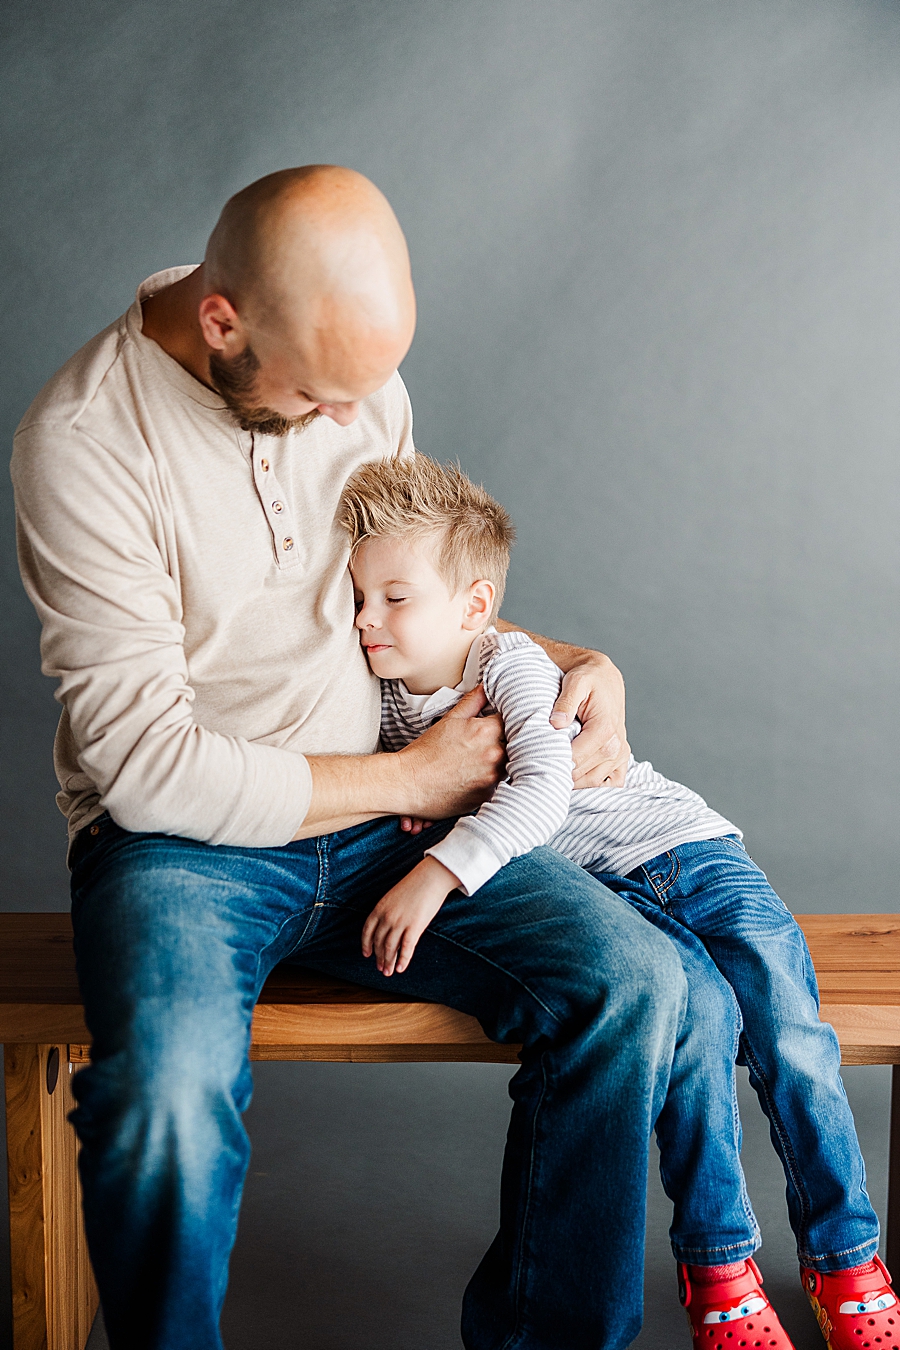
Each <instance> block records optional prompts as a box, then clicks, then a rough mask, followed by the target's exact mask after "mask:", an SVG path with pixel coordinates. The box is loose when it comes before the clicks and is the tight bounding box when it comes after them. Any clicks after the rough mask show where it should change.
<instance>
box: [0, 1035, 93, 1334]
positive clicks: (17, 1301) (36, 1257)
mask: <svg viewBox="0 0 900 1350" xmlns="http://www.w3.org/2000/svg"><path fill="white" fill-rule="evenodd" d="M4 1049H5V1061H6V1130H7V1152H8V1161H9V1228H10V1252H11V1266H12V1303H13V1348H14V1350H84V1346H85V1343H86V1342H87V1338H88V1336H89V1334H90V1330H91V1325H92V1323H93V1320H94V1316H95V1314H96V1312H97V1305H98V1297H97V1287H96V1285H95V1284H94V1277H93V1273H92V1271H91V1267H90V1261H89V1259H88V1254H87V1243H86V1241H85V1236H84V1225H83V1221H82V1216H81V1187H80V1184H79V1180H78V1169H77V1165H76V1159H77V1141H76V1138H75V1131H74V1130H73V1129H72V1126H71V1125H70V1124H69V1122H68V1121H67V1119H66V1116H67V1115H68V1113H69V1111H70V1110H71V1108H72V1106H73V1104H74V1103H73V1101H72V1087H71V1074H70V1067H71V1066H70V1064H69V1055H68V1046H65V1045H6V1046H5V1047H4Z"/></svg>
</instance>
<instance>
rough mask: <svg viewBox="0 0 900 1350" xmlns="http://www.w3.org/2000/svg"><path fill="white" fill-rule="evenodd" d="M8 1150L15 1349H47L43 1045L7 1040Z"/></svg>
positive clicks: (5, 1055)
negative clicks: (11, 1043)
mask: <svg viewBox="0 0 900 1350" xmlns="http://www.w3.org/2000/svg"><path fill="white" fill-rule="evenodd" d="M4 1059H5V1076H6V1149H7V1161H8V1168H9V1237H10V1265H11V1279H12V1315H13V1347H14V1350H48V1346H47V1285H46V1275H45V1267H44V1226H45V1209H44V1183H43V1162H44V1160H43V1149H42V1128H43V1118H42V1111H41V1082H40V1076H41V1047H40V1046H37V1045H7V1046H6V1047H5V1054H4Z"/></svg>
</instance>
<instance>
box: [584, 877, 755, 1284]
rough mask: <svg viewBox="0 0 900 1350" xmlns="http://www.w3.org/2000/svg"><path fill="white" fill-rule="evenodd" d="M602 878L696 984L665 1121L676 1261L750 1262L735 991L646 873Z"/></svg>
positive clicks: (663, 1160) (662, 1166) (665, 1178)
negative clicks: (665, 941)
mask: <svg viewBox="0 0 900 1350" xmlns="http://www.w3.org/2000/svg"><path fill="white" fill-rule="evenodd" d="M597 878H598V880H600V881H602V882H603V884H604V885H605V886H608V887H609V888H610V890H613V891H615V892H616V894H617V895H619V896H621V897H622V898H623V899H624V900H627V901H628V903H629V904H630V905H631V906H632V907H633V908H634V909H636V910H637V911H638V913H640V914H642V915H643V916H644V918H646V919H647V920H648V921H649V922H650V923H652V924H653V925H654V926H655V927H657V928H658V929H659V930H660V931H661V932H663V933H665V935H666V936H667V937H668V938H669V940H670V941H671V942H672V943H673V945H674V947H675V949H676V951H677V952H678V955H679V957H680V958H681V964H682V967H683V969H684V973H685V976H686V978H687V987H688V1004H687V1015H686V1017H685V1019H684V1023H683V1025H682V1029H681V1033H680V1035H679V1038H678V1044H677V1048H676V1051H675V1061H674V1064H673V1068H672V1077H671V1080H670V1083H669V1091H668V1095H667V1097H666V1103H665V1106H664V1107H663V1110H662V1111H661V1112H660V1116H659V1119H658V1121H657V1124H656V1135H657V1140H658V1142H659V1150H660V1162H659V1170H660V1175H661V1177H662V1182H663V1187H664V1188H665V1191H666V1194H667V1195H668V1197H669V1199H670V1200H671V1201H672V1205H673V1219H672V1227H671V1229H670V1237H671V1239H672V1250H673V1252H674V1254H675V1258H676V1260H678V1261H683V1262H684V1263H685V1264H687V1265H695V1266H723V1265H728V1264H731V1263H735V1262H738V1261H743V1260H744V1259H745V1258H746V1257H748V1256H752V1254H753V1253H754V1252H755V1251H756V1249H757V1247H758V1246H759V1243H760V1236H759V1227H758V1225H757V1222H756V1218H755V1216H754V1214H753V1210H752V1208H751V1205H750V1199H749V1196H748V1195H747V1187H746V1184H745V1181H744V1172H743V1168H742V1167H741V1158H740V1151H741V1122H740V1117H739V1115H738V1106H737V1089H736V1083H735V1059H736V1056H737V1050H738V1040H739V1037H740V1033H741V1014H740V1010H739V1008H738V1006H737V1002H736V1000H735V996H734V992H733V990H732V989H731V986H730V985H729V984H728V982H727V980H725V979H724V978H723V977H722V975H721V974H720V973H719V971H718V970H717V969H716V966H715V965H714V963H713V961H712V959H711V957H710V955H709V953H708V952H707V951H706V948H705V947H704V946H703V943H702V942H701V941H700V939H699V938H697V937H695V936H694V934H693V933H691V932H690V931H689V930H688V929H687V928H685V926H684V925H683V924H682V923H679V922H678V921H677V920H675V919H673V918H672V916H671V915H670V914H669V913H668V912H667V911H666V909H665V908H664V907H663V905H662V904H661V903H660V901H659V899H658V897H657V895H656V893H655V891H654V890H653V887H652V886H651V885H650V883H649V882H648V880H647V878H646V877H645V876H642V875H641V874H640V873H639V872H635V873H632V874H631V875H630V876H627V877H622V876H617V875H615V874H612V873H598V874H597Z"/></svg>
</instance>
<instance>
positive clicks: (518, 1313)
mask: <svg viewBox="0 0 900 1350" xmlns="http://www.w3.org/2000/svg"><path fill="white" fill-rule="evenodd" d="M546 1095H547V1066H546V1059H545V1056H544V1055H543V1054H542V1055H541V1095H540V1098H539V1100H538V1103H537V1106H536V1108H535V1112H534V1120H533V1122H532V1131H531V1150H530V1153H529V1156H528V1184H527V1187H526V1191H525V1213H524V1214H523V1216H522V1238H521V1242H520V1244H519V1257H518V1260H517V1262H516V1275H515V1282H514V1299H515V1323H514V1325H513V1329H512V1331H511V1332H510V1333H509V1336H508V1337H507V1338H506V1340H505V1341H504V1342H503V1344H502V1346H501V1347H500V1350H514V1346H515V1344H516V1342H517V1341H519V1340H520V1338H521V1337H522V1336H524V1334H525V1327H524V1325H523V1322H524V1311H523V1308H522V1301H523V1300H522V1284H523V1281H524V1272H525V1267H526V1260H525V1246H526V1242H527V1240H528V1236H529V1224H530V1220H531V1200H532V1195H533V1193H534V1170H535V1168H534V1160H535V1153H536V1151H537V1133H538V1130H537V1126H538V1117H539V1116H540V1113H541V1107H542V1106H543V1104H544V1098H545V1096H546Z"/></svg>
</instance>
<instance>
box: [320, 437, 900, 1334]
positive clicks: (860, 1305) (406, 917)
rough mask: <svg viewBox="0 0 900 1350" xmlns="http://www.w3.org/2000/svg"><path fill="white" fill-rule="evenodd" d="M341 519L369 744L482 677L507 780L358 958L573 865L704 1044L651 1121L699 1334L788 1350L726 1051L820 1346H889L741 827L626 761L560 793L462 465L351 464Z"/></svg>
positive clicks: (805, 956)
mask: <svg viewBox="0 0 900 1350" xmlns="http://www.w3.org/2000/svg"><path fill="white" fill-rule="evenodd" d="M340 520H341V522H342V524H343V525H344V526H345V528H346V529H347V531H348V533H349V535H350V541H351V560H350V566H351V571H352V574H353V580H354V589H355V595H356V608H357V617H356V626H357V628H358V629H359V632H360V640H361V642H362V645H363V647H364V649H365V651H366V655H367V658H368V661H369V664H370V666H371V668H372V670H373V671H374V673H375V674H376V675H378V676H379V677H380V678H381V681H382V743H383V745H384V748H385V749H386V750H390V751H399V750H402V749H403V747H404V746H405V745H408V744H409V743H410V742H411V741H412V740H414V739H415V738H416V737H417V736H419V735H421V733H422V732H423V731H424V730H425V729H426V727H427V726H429V725H430V724H431V723H432V722H433V721H435V720H436V719H437V718H438V717H440V716H442V715H443V714H444V713H446V712H447V711H448V710H449V709H450V708H451V707H453V706H454V704H455V703H456V702H457V701H458V700H459V699H460V698H461V697H462V696H463V694H464V693H466V692H468V691H469V690H471V689H473V688H474V687H475V685H476V684H478V683H481V684H482V685H483V687H484V691H485V694H486V696H487V700H488V703H489V705H490V707H491V708H492V709H493V710H494V711H495V712H496V713H498V714H499V716H500V717H501V718H502V720H503V724H504V731H505V734H506V741H507V753H508V769H507V773H508V778H507V780H506V781H505V782H503V783H501V784H500V786H499V787H498V788H497V790H496V792H495V793H494V795H493V797H492V798H491V800H490V801H488V802H486V803H485V804H484V805H483V806H482V807H481V808H480V809H479V810H478V811H477V812H476V813H475V815H473V816H466V817H463V818H462V819H460V820H459V821H457V822H456V824H455V825H453V827H452V828H451V829H450V830H449V832H448V833H447V834H446V835H445V837H444V838H442V839H440V840H439V841H438V842H437V843H436V844H434V845H433V846H432V847H430V848H429V849H428V850H427V852H426V855H425V857H424V858H423V860H422V861H421V862H420V863H419V864H418V865H417V866H416V867H415V868H414V869H413V870H412V871H411V872H410V873H409V874H408V875H407V876H406V877H405V878H404V879H403V880H402V881H401V882H399V883H398V884H397V885H396V886H394V887H393V888H392V889H391V890H390V891H388V893H387V894H386V895H385V896H384V897H383V898H382V900H381V901H380V902H379V904H378V905H377V906H376V907H375V909H374V910H373V911H372V913H371V914H370V916H369V918H368V919H367V921H366V923H365V925H364V928H363V935H362V942H363V952H364V954H365V955H366V956H370V955H372V954H374V956H375V960H376V963H377V966H378V969H379V970H380V971H381V973H382V974H383V975H386V976H390V975H392V974H393V972H394V971H395V970H396V971H398V972H401V971H403V970H405V969H406V967H407V966H408V965H409V962H410V961H411V960H412V957H413V953H414V951H415V947H416V943H417V941H418V940H419V938H420V937H421V935H422V933H423V932H424V930H425V929H426V927H428V925H429V924H430V923H431V921H432V920H433V919H434V918H435V916H436V915H437V914H438V911H439V910H440V907H441V905H442V904H443V902H444V900H445V899H446V897H447V896H448V895H449V893H450V892H451V891H452V890H454V889H455V888H457V887H459V888H460V889H462V890H463V891H464V892H465V893H466V894H468V895H472V894H473V893H474V892H476V891H477V890H478V888H479V887H480V886H482V885H483V884H484V882H485V881H487V880H488V878H489V877H491V876H493V874H494V873H495V872H496V871H497V870H498V869H499V868H500V867H502V866H504V864H505V863H507V862H508V861H509V860H510V858H513V857H516V856H518V855H520V854H522V853H526V852H528V851H530V850H531V849H532V848H535V847H537V846H539V845H542V844H549V845H550V846H551V847H554V848H556V849H558V850H559V851H560V852H562V853H564V854H565V855H566V856H567V857H568V858H570V859H572V860H573V861H575V862H577V863H579V864H581V865H582V866H583V867H585V868H586V869H587V870H588V871H589V872H591V873H592V874H593V875H594V876H595V877H597V878H598V879H599V880H600V881H601V882H602V883H603V884H604V885H605V886H606V887H608V888H609V889H610V890H612V891H614V892H616V893H617V894H618V895H619V896H621V897H622V898H623V899H624V900H625V901H627V902H628V903H629V904H630V905H632V906H633V907H634V908H636V909H638V910H639V911H640V912H641V913H642V914H643V915H644V916H645V917H646V918H647V919H648V920H649V921H650V922H651V923H653V924H654V925H655V926H657V927H658V928H660V929H662V931H663V932H665V933H666V934H667V936H668V937H669V938H670V939H671V940H672V941H673V942H674V943H675V945H676V947H677V949H678V951H679V954H680V956H681V959H682V962H683V965H684V969H685V973H686V975H687V977H688V987H689V1009H688V1016H689V1018H690V1019H691V1023H692V1025H693V1026H694V1028H697V1027H698V1026H699V1027H701V1028H702V1035H703V1038H704V1045H705V1047H706V1048H707V1053H705V1055H704V1061H703V1064H704V1069H705V1072H706V1084H705V1089H704V1091H703V1094H702V1096H699V1095H698V1092H697V1088H696V1083H697V1078H696V1076H693V1077H692V1076H690V1075H684V1076H680V1075H679V1071H678V1062H677V1060H676V1063H675V1067H674V1070H673V1077H672V1082H671V1084H670V1089H669V1095H668V1098H667V1101H666V1105H665V1107H664V1109H663V1112H662V1113H661V1115H660V1118H659V1121H658V1122H657V1138H658V1140H659V1146H660V1170H661V1173H662V1179H663V1184H664V1186H665V1188H666V1192H667V1194H668V1195H669V1196H670V1198H671V1199H672V1200H673V1202H674V1218H673V1224H672V1229H671V1236H672V1245H673V1250H674V1252H675V1257H676V1260H677V1261H678V1263H679V1264H678V1271H679V1295H680V1297H681V1301H682V1303H683V1304H684V1305H685V1306H686V1308H687V1313H688V1319H689V1321H690V1324H691V1329H692V1333H693V1336H694V1338H695V1341H696V1343H697V1345H698V1346H699V1345H703V1346H704V1347H708V1348H709V1350H737V1347H745V1346H746V1347H749V1346H754V1347H757V1346H760V1347H761V1346H765V1347H768V1348H769V1350H772V1348H773V1347H774V1350H791V1342H790V1341H789V1339H788V1337H787V1335H786V1333H785V1331H784V1329H783V1328H782V1326H781V1324H780V1323H779V1321H778V1318H777V1316H776V1314H775V1312H774V1310H773V1309H772V1307H771V1305H770V1304H769V1302H768V1299H767V1298H766V1296H765V1294H764V1293H763V1292H762V1288H761V1284H762V1281H761V1277H760V1274H759V1271H758V1269H757V1267H756V1265H755V1263H754V1262H753V1261H752V1259H751V1254H752V1252H753V1251H755V1250H756V1248H757V1247H758V1245H759V1240H760V1239H759V1230H758V1228H757V1225H756V1220H755V1218H754V1216H753V1212H752V1210H751V1208H750V1203H749V1199H748V1197H747V1192H746V1188H745V1185H744V1179H743V1173H742V1171H741V1165H740V1158H739V1150H740V1125H739V1121H738V1115H737V1104H736V1096H735V1072H734V1066H735V1061H736V1059H737V1058H738V1057H740V1060H741V1062H743V1063H745V1064H746V1065H747V1066H748V1068H749V1071H750V1079H751V1082H752V1084H753V1086H754V1088H755V1089H756V1092H757V1094H758V1096H759V1099H760V1103H761V1105H762V1107H763V1110H764V1111H765V1112H766V1115H767V1116H768V1118H769V1121H770V1127H771V1135H772V1139H773V1142H774V1144H775V1148H776V1149H777V1151H778V1153H779V1155H780V1157H781V1160H782V1164H783V1166H784V1170H785V1175H786V1178H787V1197H788V1209H789V1214H790V1220H791V1224H792V1226H793V1229H794V1232H795V1235H796V1237H797V1243H798V1252H799V1255H800V1262H801V1279H802V1281H803V1285H804V1288H805V1289H806V1292H807V1295H808V1297H809V1299H810V1302H811V1303H812V1306H813V1310H814V1311H815V1312H816V1314H817V1317H818V1320H819V1325H820V1327H821V1329H822V1332H823V1335H824V1336H825V1339H826V1341H827V1343H828V1345H829V1346H830V1347H831V1350H850V1347H854V1350H855V1348H856V1347H859V1348H860V1350H867V1347H870V1346H871V1347H873V1348H874V1346H875V1345H876V1344H878V1345H879V1346H881V1347H884V1346H889V1345H891V1344H894V1343H896V1342H897V1341H900V1309H898V1306H897V1301H896V1299H895V1297H894V1295H893V1293H892V1292H891V1290H890V1288H889V1286H890V1276H889V1275H888V1273H887V1271H886V1270H885V1268H884V1266H883V1264H882V1263H881V1261H880V1260H879V1258H878V1256H877V1254H876V1249H877V1246H878V1221H877V1218H876V1216H875V1214H874V1212H873V1210H872V1207H871V1204H870V1203H869V1198H868V1196H867V1194H866V1190H865V1169H864V1164H863V1160H862V1156H861V1154H860V1151H859V1145H858V1142H857V1139H856V1132H855V1128H854V1124H853V1118H852V1116H851V1113H850V1108H849V1106H848V1104H847V1100H846V1097H845V1095H844V1091H843V1085H842V1083H841V1079H840V1073H839V1065H840V1052H839V1049H838V1044H837V1039H836V1037H835V1035H834V1032H833V1030H832V1029H831V1028H830V1027H829V1026H827V1025H826V1024H823V1023H821V1022H820V1021H819V1018H818V992H817V989H816V983H815V975H814V973H813V969H812V963H811V960H810V957H809V952H808V950H807V948H806V943H805V941H804V939H803V935H802V933H801V932H800V929H799V928H798V927H797V925H796V923H795V922H794V920H793V918H792V917H791V915H790V913H789V911H788V910H787V908H786V907H785V905H784V904H783V903H782V901H781V900H780V899H779V898H778V896H777V895H776V894H775V893H774V891H773V890H772V889H771V887H770V886H769V884H768V882H767V880H766V878H765V876H764V874H763V873H762V872H761V871H760V869H759V868H758V867H756V865H755V864H754V863H753V862H752V861H751V859H750V857H749V856H748V854H747V852H746V850H745V849H744V847H743V844H742V843H741V834H740V831H739V830H738V829H737V828H736V827H735V826H734V825H732V824H731V823H730V822H729V821H727V820H726V819H724V817H722V816H720V815H718V813H717V812H715V811H713V810H711V808H710V807H708V806H707V805H706V803H705V802H704V801H703V800H702V798H700V797H698V796H697V795H696V793H693V792H691V791H690V790H689V789H688V788H685V787H682V786H681V785H680V784H677V783H672V782H669V781H668V780H667V779H665V778H663V777H662V776H661V775H660V774H658V773H656V771H655V770H654V769H653V767H652V765H650V764H648V763H637V762H635V761H634V759H632V761H631V764H630V766H629V769H628V774H627V777H626V781H625V785H624V787H622V788H615V787H609V788H598V789H586V790H582V791H577V792H573V791H572V760H571V752H570V741H571V737H572V736H573V735H574V734H575V733H576V732H577V730H578V728H577V726H576V727H574V728H569V729H567V730H558V729H556V728H555V727H553V726H552V725H551V723H550V712H551V710H552V707H553V704H554V701H555V699H556V697H557V695H558V692H559V683H560V678H561V673H560V671H559V670H558V669H557V668H556V667H555V666H554V665H553V663H552V662H551V661H550V659H549V658H548V657H547V655H546V654H545V653H544V652H543V651H542V649H541V648H540V647H538V646H537V645H536V644H535V643H534V642H532V641H531V639H530V638H529V637H528V636H527V635H526V634H524V633H521V632H510V633H498V632H497V630H496V628H495V627H494V626H493V623H494V620H495V618H496V616H497V614H498V611H499V607H500V601H501V599H502V596H503V588H504V584H505V579H506V571H507V567H508V562H509V548H510V545H511V543H512V540H513V530H512V526H511V524H510V521H509V518H508V516H507V514H506V512H505V511H504V510H503V508H502V507H501V506H500V505H499V504H498V503H497V502H495V501H493V500H492V499H491V498H490V497H489V496H488V494H487V493H486V492H485V491H484V490H483V489H482V488H479V487H476V486H475V485H474V484H473V483H471V482H470V481H469V480H468V479H467V478H466V477H465V475H464V474H462V472H461V471H460V470H459V469H457V468H453V467H441V466H440V465H438V464H436V463H434V461H432V460H429V459H427V458H426V457H425V456H422V455H416V456H415V457H414V458H413V459H411V460H403V461H391V462H384V463H376V464H369V465H366V466H365V467H364V468H362V469H361V470H359V471H358V472H357V473H356V474H355V475H354V476H353V478H351V480H350V482H349V483H348V485H347V487H346V489H345V492H344V495H343V498H342V503H341V509H340ZM687 1082H690V1083H693V1084H694V1087H693V1088H692V1089H689V1088H688V1087H687V1086H686V1085H685V1084H686V1083H687ZM599 1274H600V1276H601V1277H602V1272H599Z"/></svg>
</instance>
